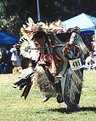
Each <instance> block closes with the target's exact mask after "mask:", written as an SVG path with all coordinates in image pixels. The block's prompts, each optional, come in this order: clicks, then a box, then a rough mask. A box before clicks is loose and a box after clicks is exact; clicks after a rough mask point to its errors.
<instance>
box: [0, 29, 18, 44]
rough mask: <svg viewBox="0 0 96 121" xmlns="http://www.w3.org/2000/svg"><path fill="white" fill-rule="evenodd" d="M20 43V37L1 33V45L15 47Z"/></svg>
mask: <svg viewBox="0 0 96 121" xmlns="http://www.w3.org/2000/svg"><path fill="white" fill-rule="evenodd" d="M18 41H19V36H16V35H12V34H9V33H7V32H2V31H0V44H3V45H5V44H6V45H13V44H16V43H17V42H18Z"/></svg>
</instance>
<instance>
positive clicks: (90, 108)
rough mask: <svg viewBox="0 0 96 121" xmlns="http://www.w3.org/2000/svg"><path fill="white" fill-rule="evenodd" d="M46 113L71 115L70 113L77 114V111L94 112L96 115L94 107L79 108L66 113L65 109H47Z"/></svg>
mask: <svg viewBox="0 0 96 121" xmlns="http://www.w3.org/2000/svg"><path fill="white" fill-rule="evenodd" d="M48 111H52V112H60V113H72V112H79V111H94V112H95V113H96V107H81V108H80V109H78V110H75V111H68V110H67V109H66V108H55V109H48Z"/></svg>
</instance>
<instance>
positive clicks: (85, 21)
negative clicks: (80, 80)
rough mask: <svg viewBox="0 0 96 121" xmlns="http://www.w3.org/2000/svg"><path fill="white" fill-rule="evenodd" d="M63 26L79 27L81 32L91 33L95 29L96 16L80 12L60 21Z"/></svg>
mask: <svg viewBox="0 0 96 121" xmlns="http://www.w3.org/2000/svg"><path fill="white" fill-rule="evenodd" d="M62 24H63V26H65V27H66V29H68V28H74V27H76V26H77V27H79V28H80V30H81V32H82V34H83V32H84V34H93V33H94V31H95V29H96V17H93V16H90V15H87V14H85V13H81V14H80V15H77V16H75V17H73V18H71V19H68V20H65V21H63V22H62Z"/></svg>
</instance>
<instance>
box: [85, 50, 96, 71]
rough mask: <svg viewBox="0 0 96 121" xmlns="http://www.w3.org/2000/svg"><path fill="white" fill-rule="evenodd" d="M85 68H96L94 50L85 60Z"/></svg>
mask: <svg viewBox="0 0 96 121" xmlns="http://www.w3.org/2000/svg"><path fill="white" fill-rule="evenodd" d="M83 68H84V69H89V70H90V69H96V57H95V56H94V54H93V51H90V52H89V56H88V57H87V58H86V60H85V65H83Z"/></svg>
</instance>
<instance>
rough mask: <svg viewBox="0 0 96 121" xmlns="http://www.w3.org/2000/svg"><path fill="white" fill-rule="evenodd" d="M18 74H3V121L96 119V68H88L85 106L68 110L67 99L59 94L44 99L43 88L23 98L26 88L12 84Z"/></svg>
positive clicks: (0, 82)
mask: <svg viewBox="0 0 96 121" xmlns="http://www.w3.org/2000/svg"><path fill="white" fill-rule="evenodd" d="M17 77H18V74H6V75H0V121H95V120H96V71H85V72H84V83H83V90H82V95H81V100H80V106H81V110H80V111H77V112H72V113H68V112H66V105H65V103H62V104H58V103H57V102H56V100H55V98H51V99H50V100H49V101H48V102H45V103H43V102H42V97H41V96H40V93H39V90H38V89H34V88H31V91H30V93H29V95H28V98H27V99H26V100H24V99H23V98H21V97H20V96H21V94H22V91H20V90H16V89H13V88H12V87H11V86H10V84H12V83H13V82H15V81H16V79H17Z"/></svg>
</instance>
